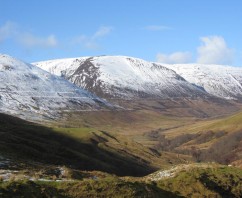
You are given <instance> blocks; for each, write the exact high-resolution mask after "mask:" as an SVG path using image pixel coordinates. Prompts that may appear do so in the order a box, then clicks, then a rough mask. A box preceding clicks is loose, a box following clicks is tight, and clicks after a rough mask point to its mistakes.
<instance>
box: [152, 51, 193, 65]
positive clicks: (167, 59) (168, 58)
mask: <svg viewBox="0 0 242 198" xmlns="http://www.w3.org/2000/svg"><path fill="white" fill-rule="evenodd" d="M156 60H157V61H158V62H160V63H168V64H177V63H189V62H191V60H192V54H191V53H190V52H175V53H172V54H162V53H158V54H157V55H156Z"/></svg>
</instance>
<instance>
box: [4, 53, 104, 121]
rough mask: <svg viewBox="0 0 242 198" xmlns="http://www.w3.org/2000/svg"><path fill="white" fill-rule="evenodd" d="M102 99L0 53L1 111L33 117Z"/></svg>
mask: <svg viewBox="0 0 242 198" xmlns="http://www.w3.org/2000/svg"><path fill="white" fill-rule="evenodd" d="M102 105H103V106H107V105H108V104H107V103H105V102H104V101H103V100H101V99H99V98H98V97H96V96H94V95H92V94H91V93H89V92H88V91H85V90H83V89H81V88H78V87H76V86H75V85H73V84H71V83H69V82H68V81H66V80H64V79H62V78H60V77H57V76H55V75H52V74H50V73H48V72H46V71H44V70H42V69H40V68H38V67H36V66H33V65H31V64H27V63H24V62H22V61H20V60H17V59H15V58H13V57H11V56H8V55H0V111H2V112H7V113H9V114H17V115H20V116H23V117H28V118H30V117H31V118H32V119H34V116H38V115H45V116H46V115H48V116H53V115H54V114H56V112H57V111H58V110H71V109H79V110H90V109H93V110H94V109H98V108H100V107H101V106H102Z"/></svg>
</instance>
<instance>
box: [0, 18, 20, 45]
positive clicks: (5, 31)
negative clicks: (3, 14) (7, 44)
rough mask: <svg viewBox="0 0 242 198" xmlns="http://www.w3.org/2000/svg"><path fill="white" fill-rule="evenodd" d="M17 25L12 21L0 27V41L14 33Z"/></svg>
mask: <svg viewBox="0 0 242 198" xmlns="http://www.w3.org/2000/svg"><path fill="white" fill-rule="evenodd" d="M16 31H17V25H16V24H15V23H13V22H10V21H8V22H6V23H5V24H4V25H3V26H1V27H0V42H2V41H4V40H6V39H8V38H11V37H13V36H14V35H15V34H16Z"/></svg>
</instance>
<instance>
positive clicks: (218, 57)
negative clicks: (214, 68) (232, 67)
mask: <svg viewBox="0 0 242 198" xmlns="http://www.w3.org/2000/svg"><path fill="white" fill-rule="evenodd" d="M200 39H201V41H202V45H201V46H199V47H198V48H197V52H198V58H197V62H198V63H202V64H231V63H232V62H233V58H234V57H233V56H234V54H233V50H232V49H230V48H228V46H227V44H226V42H225V40H224V38H223V37H221V36H209V37H202V38H200Z"/></svg>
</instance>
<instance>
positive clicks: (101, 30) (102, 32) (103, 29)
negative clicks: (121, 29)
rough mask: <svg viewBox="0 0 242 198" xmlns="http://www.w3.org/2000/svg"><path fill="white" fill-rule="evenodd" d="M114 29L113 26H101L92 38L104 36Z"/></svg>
mask: <svg viewBox="0 0 242 198" xmlns="http://www.w3.org/2000/svg"><path fill="white" fill-rule="evenodd" d="M112 29H113V28H112V27H108V26H101V27H100V28H99V29H98V30H97V31H96V32H95V34H94V35H93V36H92V39H98V38H101V37H104V36H106V35H108V34H109V33H110V32H111V31H112Z"/></svg>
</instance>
